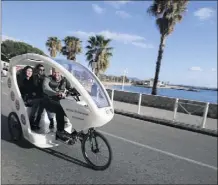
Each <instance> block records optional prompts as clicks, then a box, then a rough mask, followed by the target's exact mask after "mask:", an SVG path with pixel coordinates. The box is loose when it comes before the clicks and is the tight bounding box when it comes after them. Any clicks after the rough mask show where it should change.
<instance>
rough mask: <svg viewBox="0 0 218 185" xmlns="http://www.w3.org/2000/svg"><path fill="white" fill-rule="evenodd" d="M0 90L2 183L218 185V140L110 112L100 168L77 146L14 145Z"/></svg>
mask: <svg viewBox="0 0 218 185" xmlns="http://www.w3.org/2000/svg"><path fill="white" fill-rule="evenodd" d="M6 94H7V93H6V92H5V91H4V87H3V89H2V116H1V118H2V120H1V125H2V130H1V139H2V140H1V151H2V152H1V159H2V163H1V164H2V169H1V171H2V173H1V179H2V184H39V183H43V184H67V183H68V184H115V183H118V184H217V138H214V137H210V136H205V135H201V134H197V133H193V132H189V131H185V130H180V129H176V128H171V127H167V126H163V125H157V124H154V123H150V122H145V121H140V120H135V119H131V118H128V117H124V116H120V115H115V117H114V119H113V120H112V121H111V122H110V123H108V124H107V125H105V126H104V127H102V128H101V129H100V130H101V131H103V133H104V135H105V136H106V138H107V139H108V140H109V142H110V144H111V147H112V150H113V161H112V164H111V166H110V167H109V168H108V169H107V170H105V171H94V170H92V169H89V168H88V167H87V165H86V163H85V160H84V159H83V156H82V152H81V148H80V144H79V143H78V144H76V145H74V146H73V147H68V146H65V145H61V146H59V147H56V148H52V149H39V148H35V147H34V146H32V145H31V144H28V143H25V142H24V143H22V144H21V145H19V146H18V145H16V144H14V143H13V142H11V141H10V139H9V134H8V130H7V115H8V109H7V105H8V102H7V99H6Z"/></svg>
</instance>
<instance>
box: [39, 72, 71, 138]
mask: <svg viewBox="0 0 218 185" xmlns="http://www.w3.org/2000/svg"><path fill="white" fill-rule="evenodd" d="M70 88H71V85H70V83H69V82H68V81H67V80H66V78H64V77H61V74H60V72H59V71H57V70H54V72H53V75H52V76H49V77H46V78H45V80H44V82H43V92H44V93H45V94H46V95H47V97H46V98H44V101H43V107H44V108H45V109H46V110H48V111H50V112H53V113H55V114H56V121H57V133H56V135H57V137H58V138H60V139H62V140H67V139H69V137H71V135H70V134H69V133H68V132H66V131H65V130H64V126H65V121H64V116H66V114H65V112H64V110H63V108H62V106H61V105H60V98H63V97H65V96H66V94H65V93H64V91H65V89H70Z"/></svg>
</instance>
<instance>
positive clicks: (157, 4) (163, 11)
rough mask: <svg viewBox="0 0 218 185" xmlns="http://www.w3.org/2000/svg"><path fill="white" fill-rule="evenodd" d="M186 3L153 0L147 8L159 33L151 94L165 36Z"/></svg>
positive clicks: (154, 86)
mask: <svg viewBox="0 0 218 185" xmlns="http://www.w3.org/2000/svg"><path fill="white" fill-rule="evenodd" d="M187 4H188V0H164V1H163V0H154V1H153V4H152V5H151V6H150V7H149V8H148V10H147V11H148V13H149V14H150V15H152V16H154V17H155V18H156V25H157V27H158V29H159V31H160V35H161V38H160V45H159V51H158V57H157V62H156V71H155V77H154V84H153V88H152V95H156V94H157V83H158V77H159V73H160V66H161V60H162V56H163V51H164V47H165V41H166V38H167V36H168V35H170V34H171V33H172V32H173V31H174V27H175V25H176V23H178V22H180V21H181V20H182V18H183V13H184V12H185V11H186V7H187Z"/></svg>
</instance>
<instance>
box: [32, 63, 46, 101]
mask: <svg viewBox="0 0 218 185" xmlns="http://www.w3.org/2000/svg"><path fill="white" fill-rule="evenodd" d="M34 71H35V73H34V74H33V82H34V85H35V86H36V87H37V92H36V95H37V97H39V98H43V90H42V84H43V81H44V79H45V68H44V66H43V65H42V64H38V65H36V66H35V69H34Z"/></svg>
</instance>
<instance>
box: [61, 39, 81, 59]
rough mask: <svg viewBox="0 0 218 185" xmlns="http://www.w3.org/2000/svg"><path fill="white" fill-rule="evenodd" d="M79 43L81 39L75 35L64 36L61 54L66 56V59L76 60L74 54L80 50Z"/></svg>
mask: <svg viewBox="0 0 218 185" xmlns="http://www.w3.org/2000/svg"><path fill="white" fill-rule="evenodd" d="M81 43H82V41H80V39H79V38H77V37H71V36H67V37H65V39H64V46H63V47H62V49H61V52H62V54H63V55H65V56H67V59H68V60H74V61H76V55H77V54H80V53H81V52H82V45H81Z"/></svg>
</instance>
